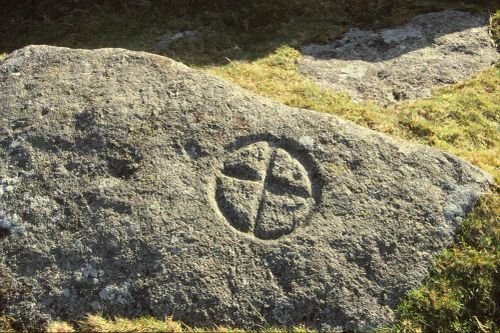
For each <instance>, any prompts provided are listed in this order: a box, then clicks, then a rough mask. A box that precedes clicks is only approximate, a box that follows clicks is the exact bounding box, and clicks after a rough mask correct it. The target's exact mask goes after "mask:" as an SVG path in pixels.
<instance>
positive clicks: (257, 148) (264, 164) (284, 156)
mask: <svg viewBox="0 0 500 333" xmlns="http://www.w3.org/2000/svg"><path fill="white" fill-rule="evenodd" d="M305 154H306V153H304V151H303V150H301V149H297V148H296V147H293V146H292V145H291V144H289V143H288V144H281V145H280V144H279V143H276V142H274V141H269V140H261V141H251V142H249V143H248V142H245V143H244V144H239V145H236V149H233V150H231V152H230V154H229V156H228V157H227V159H226V161H225V162H224V166H223V168H222V170H221V172H220V174H219V175H218V176H217V180H216V189H215V201H216V204H217V208H218V210H219V212H220V213H221V215H223V216H224V218H225V219H226V221H227V222H228V224H229V225H231V226H232V227H233V228H235V229H236V230H238V231H240V232H243V233H246V234H251V235H253V236H255V237H257V238H259V239H263V240H272V239H278V238H281V237H283V236H285V235H289V234H291V233H292V232H294V231H295V230H296V228H297V227H298V226H300V225H301V224H303V223H304V221H305V220H306V219H307V218H308V217H309V216H310V214H311V212H312V210H313V208H314V206H315V205H316V204H317V202H318V199H319V198H318V196H319V195H318V186H317V184H315V183H314V182H313V178H312V177H311V168H312V164H311V163H310V162H308V160H309V158H308V157H307V156H305Z"/></svg>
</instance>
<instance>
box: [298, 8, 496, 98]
mask: <svg viewBox="0 0 500 333" xmlns="http://www.w3.org/2000/svg"><path fill="white" fill-rule="evenodd" d="M488 18H489V17H488V14H478V13H468V12H461V11H456V10H445V11H442V12H437V13H429V14H424V15H419V16H417V17H415V18H413V19H412V20H411V21H410V22H408V23H407V24H405V25H403V26H400V27H395V28H387V29H380V30H375V31H373V30H360V29H351V30H349V31H348V32H346V33H345V34H344V35H343V36H342V38H339V39H337V40H333V41H332V42H331V43H328V44H325V45H318V44H311V45H307V46H305V47H304V48H303V49H302V52H303V54H304V56H303V57H302V58H301V60H300V69H301V71H302V72H303V73H304V74H305V75H307V76H309V77H311V78H312V79H313V80H314V81H316V82H318V83H319V84H321V85H324V86H326V87H329V88H333V89H336V90H340V91H344V92H346V93H348V94H349V95H350V96H352V97H353V98H354V99H355V100H363V99H371V100H375V101H377V102H379V103H381V104H391V103H394V102H399V101H402V100H407V99H417V98H424V97H429V96H430V95H431V93H432V89H434V88H436V87H439V86H443V85H445V84H450V83H456V82H459V81H461V80H465V79H468V78H470V77H471V76H472V75H474V74H477V73H478V72H480V71H481V70H483V69H485V68H487V67H489V66H491V65H492V64H493V63H495V62H496V61H498V59H499V58H498V53H497V50H496V46H495V44H494V42H493V40H492V39H491V37H490V35H489V31H488Z"/></svg>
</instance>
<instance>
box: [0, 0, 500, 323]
mask: <svg viewBox="0 0 500 333" xmlns="http://www.w3.org/2000/svg"><path fill="white" fill-rule="evenodd" d="M47 1H48V0H47ZM303 1H304V0H295V1H291V2H290V7H289V8H288V9H286V10H285V9H284V8H281V7H279V6H280V5H282V3H281V2H280V1H277V2H276V3H274V5H273V2H265V3H264V2H262V1H261V2H259V1H256V3H258V4H259V6H261V7H262V8H261V9H259V10H261V11H262V12H260V13H259V12H258V11H257V12H255V10H256V7H252V6H251V5H244V6H243V5H242V6H241V8H238V9H235V8H234V7H229V9H221V8H219V7H210V6H209V7H207V8H203V10H197V11H189V10H188V8H187V7H182V6H181V5H179V7H178V8H176V11H175V12H169V11H168V9H166V8H163V7H161V6H160V7H158V8H153V9H154V10H151V8H149V9H147V10H143V9H140V8H135V7H134V8H132V7H130V6H127V5H124V3H125V1H118V2H116V3H119V4H120V6H118V7H116V6H117V5H116V4H115V5H111V4H110V3H109V2H106V1H104V2H103V4H102V5H100V7H96V6H90V7H85V8H81V9H78V8H77V9H75V10H73V11H72V12H69V13H68V12H64V13H63V14H61V13H59V14H58V15H54V16H51V15H50V12H45V11H44V10H48V9H44V10H41V9H40V10H39V12H40V13H42V14H40V16H39V17H36V18H35V19H31V20H30V19H29V18H25V17H24V16H22V15H21V14H19V15H20V16H19V17H21V18H22V19H19V20H17V21H16V23H15V24H14V25H10V26H9V25H8V24H4V26H3V28H0V34H1V35H0V43H1V44H0V59H1V57H2V55H1V54H2V53H6V52H10V51H12V50H13V49H15V48H19V47H21V46H24V45H26V44H53V45H62V46H70V47H84V48H95V47H124V48H128V49H132V50H147V49H148V48H149V47H150V46H151V45H152V44H153V43H154V41H155V39H156V38H157V37H159V36H161V35H164V34H168V33H173V32H176V31H182V30H192V29H198V30H200V31H202V33H203V38H201V39H194V40H181V41H179V42H177V43H175V44H174V45H173V48H172V49H171V50H170V51H168V52H167V53H166V55H168V56H170V57H172V58H174V59H176V60H180V61H183V62H185V63H187V64H189V65H191V66H194V67H197V68H199V69H201V70H204V71H208V72H210V73H213V74H215V75H218V76H221V77H223V78H225V79H227V80H230V81H232V82H235V83H236V84H238V85H240V86H242V87H244V88H247V89H249V90H251V91H254V92H256V93H258V94H261V95H264V96H267V97H269V98H271V99H273V100H276V101H278V102H281V103H284V104H287V105H290V106H295V107H301V108H307V109H312V110H317V111H320V112H327V113H330V114H333V115H336V116H339V117H342V118H345V119H349V120H351V121H353V122H355V123H357V124H360V125H362V126H366V127H369V128H372V129H375V130H377V131H380V132H383V133H386V134H388V135H391V136H394V137H397V138H401V139H404V140H408V141H412V142H418V143H422V144H426V145H430V146H433V147H436V148H439V149H443V150H446V151H448V152H451V153H453V154H456V155H458V156H461V157H463V158H464V159H467V160H469V161H470V162H472V163H473V164H475V165H477V166H479V167H480V168H482V169H484V170H486V171H488V172H490V173H491V174H492V175H493V177H494V178H495V180H496V182H497V184H499V182H500V111H499V105H500V93H499V89H498V87H499V86H500V66H499V65H497V66H496V67H492V68H490V69H487V70H485V71H484V72H482V73H480V74H478V75H477V76H475V77H474V78H471V79H470V80H467V81H465V82H462V83H458V84H455V85H451V86H447V87H444V88H441V89H438V90H436V91H435V92H434V94H433V96H432V97H430V98H427V99H424V100H419V101H410V102H405V103H402V104H399V105H395V106H390V107H382V106H378V105H376V104H375V103H370V102H363V103H354V102H352V101H351V99H350V98H349V97H348V96H346V95H345V94H342V93H339V92H335V91H331V90H326V89H324V88H321V87H319V86H317V85H316V84H315V83H313V82H312V81H311V80H309V79H307V78H306V77H304V76H303V75H302V74H301V73H300V72H299V71H298V67H297V60H298V57H299V56H300V54H299V52H298V51H297V49H298V47H300V46H301V45H303V44H304V43H307V42H311V41H316V42H323V41H326V40H328V39H331V38H335V37H336V36H338V35H339V34H341V33H342V32H343V31H345V30H346V29H347V28H348V26H351V25H365V26H366V25H370V26H375V27H380V26H386V25H392V24H398V23H403V22H405V21H406V20H408V19H409V18H410V17H411V16H413V15H415V14H417V13H421V12H425V11H429V10H438V9H443V8H461V9H464V8H467V9H471V10H480V9H483V10H487V9H489V10H490V11H493V13H494V14H493V15H492V22H491V32H492V35H493V36H494V39H495V40H497V41H498V40H499V37H500V24H499V22H500V11H495V10H496V9H497V8H495V2H492V1H485V2H481V3H480V2H474V1H469V2H467V1H465V2H456V1H437V0H436V1H418V2H417V3H415V1H406V0H399V1H382V0H379V1H373V2H371V3H370V4H367V3H366V2H365V1H350V2H347V1H319V0H317V1H309V2H308V5H307V6H304V2H303ZM188 2H189V1H188ZM222 3H226V2H224V1H222ZM228 6H229V5H228ZM277 6H278V7H277ZM301 6H302V7H304V8H302V7H301ZM363 6H368V7H369V8H365V7H363ZM49 7H50V6H48V7H47V8H49ZM301 8H302V9H301ZM257 9H258V8H257ZM381 18H382V19H381ZM33 20H35V22H33ZM13 26H14V27H15V28H16V29H18V31H14V30H13V28H12V27H13ZM9 27H10V28H9ZM499 220H500V194H499V192H498V187H497V189H495V190H494V192H493V193H491V194H489V195H486V196H484V197H483V198H482V199H481V202H480V204H479V205H478V206H477V207H476V208H475V210H474V211H473V212H472V213H471V214H469V215H468V217H467V218H466V219H465V220H464V222H463V223H462V225H461V226H460V228H459V230H458V231H457V233H456V236H455V241H454V243H453V244H452V245H451V246H450V247H449V248H448V249H447V250H446V251H444V252H443V253H442V254H441V255H440V256H438V257H437V258H436V261H435V265H434V268H433V271H432V272H431V274H430V276H429V277H428V278H427V279H426V280H425V281H424V282H423V285H422V287H420V288H419V289H417V290H413V291H411V292H410V293H409V294H408V295H407V297H406V298H405V299H404V300H403V302H402V303H401V304H400V306H399V308H398V313H399V320H398V322H397V323H396V324H395V325H394V326H393V327H391V328H388V329H387V331H396V332H428V331H441V332H494V331H498V330H500V310H499V309H500V304H499V303H498V299H500V275H499V274H500V273H499V269H498V267H499V252H500V242H499V238H500V228H499ZM14 324H15V323H14V320H13V319H12V318H7V317H0V331H2V330H6V329H8V328H9V329H12V327H16V328H17V329H18V330H19V327H18V326H16V325H14ZM70 328H71V329H75V330H78V331H103V332H104V331H119V332H131V331H152V330H153V331H163V332H193V331H196V329H194V328H189V327H186V326H185V325H183V324H181V323H178V322H175V321H172V320H171V319H170V318H167V319H166V320H157V319H153V318H140V319H136V320H129V319H124V318H117V319H114V320H113V319H104V318H102V317H100V316H89V317H87V318H86V319H85V320H83V321H82V322H76V323H73V324H72V326H71V325H70V324H68V323H52V324H51V326H50V327H49V328H48V330H49V331H54V332H62V331H67V330H69V329H70ZM214 330H215V331H221V330H226V331H228V332H239V330H229V329H227V328H221V327H216V328H214ZM269 330H272V329H268V331H269ZM283 330H284V329H282V331H283ZM294 330H296V331H297V332H304V331H305V328H302V327H299V328H294ZM274 331H275V330H274Z"/></svg>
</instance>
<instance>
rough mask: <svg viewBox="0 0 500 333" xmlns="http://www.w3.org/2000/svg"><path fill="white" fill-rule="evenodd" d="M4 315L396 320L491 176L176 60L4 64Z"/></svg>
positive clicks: (265, 321)
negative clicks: (259, 93)
mask: <svg viewBox="0 0 500 333" xmlns="http://www.w3.org/2000/svg"><path fill="white" fill-rule="evenodd" d="M0 112H1V118H0V194H1V196H0V283H1V285H0V300H1V301H2V302H1V303H0V311H2V312H3V313H4V314H5V313H7V314H11V315H14V316H15V317H17V318H19V319H20V320H23V321H24V322H25V323H26V324H27V325H28V327H33V328H36V327H39V326H41V325H43V323H44V322H46V321H47V320H50V319H52V320H55V319H65V320H68V319H69V320H72V319H73V320H76V319H80V318H82V316H84V315H85V314H86V313H95V312H101V313H103V314H106V315H123V316H140V315H146V314H151V315H154V316H158V317H159V318H163V317H164V316H165V315H173V316H174V318H176V319H180V320H182V321H184V322H186V323H188V324H191V325H197V326H211V325H214V324H219V325H220V324H222V325H230V326H237V327H249V328H251V327H256V326H258V325H291V324H298V323H304V324H307V325H310V326H316V327H320V328H323V329H329V328H336V327H339V328H344V329H366V328H371V327H380V326H381V325H386V324H388V323H390V322H391V320H393V318H394V312H393V311H394V308H395V306H396V305H397V303H398V302H399V301H400V300H401V297H402V296H403V295H404V293H405V292H406V291H407V290H408V289H410V288H413V287H415V286H417V285H418V284H419V283H421V281H422V279H423V278H424V277H425V276H426V274H427V272H428V269H429V266H430V264H431V261H432V258H433V256H434V255H435V254H436V253H439V251H441V250H442V249H443V247H444V246H446V245H447V244H448V243H449V242H450V240H451V239H452V236H453V232H454V230H455V228H456V227H457V225H458V224H459V223H460V221H461V219H462V218H463V217H464V215H465V214H466V213H467V212H468V211H469V210H471V208H472V207H473V206H474V204H475V203H476V201H477V199H478V197H479V196H480V195H481V193H482V192H484V191H486V190H487V187H488V184H489V182H490V178H489V176H488V175H486V174H485V173H483V172H481V171H480V170H479V169H477V168H475V167H473V166H472V165H470V164H469V163H467V162H464V161H462V160H460V159H459V158H457V157H455V156H452V155H450V154H447V153H444V152H441V151H437V150H434V149H431V148H429V147H425V146H420V145H414V144H409V143H404V142H400V141H396V140H394V139H391V138H389V137H387V136H384V135H382V134H379V133H376V132H374V131H371V130H368V129H366V128H362V127H360V126H357V125H355V124H352V123H350V122H347V121H344V120H341V119H338V118H335V117H332V116H330V115H327V114H321V113H316V112H312V111H307V110H300V109H294V108H290V107H286V106H283V105H278V104H276V103H274V102H271V101H269V100H267V99H264V98H261V97H258V96H256V95H253V94H251V93H249V92H247V91H244V90H242V89H240V88H238V87H236V86H234V85H232V84H229V83H226V82H224V81H222V80H220V79H217V78H214V77H211V76H208V75H206V74H203V73H200V72H197V71H194V70H191V69H189V68H188V67H186V66H184V65H182V64H179V63H176V62H174V61H172V60H170V59H168V58H165V57H161V56H156V55H150V54H146V53H140V52H130V51H126V50H121V49H101V50H94V51H90V50H72V49H67V48H57V47H49V46H29V47H25V48H23V49H21V50H18V51H15V52H13V53H12V54H10V55H8V56H7V57H6V58H5V59H4V60H3V61H2V62H1V63H0Z"/></svg>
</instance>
